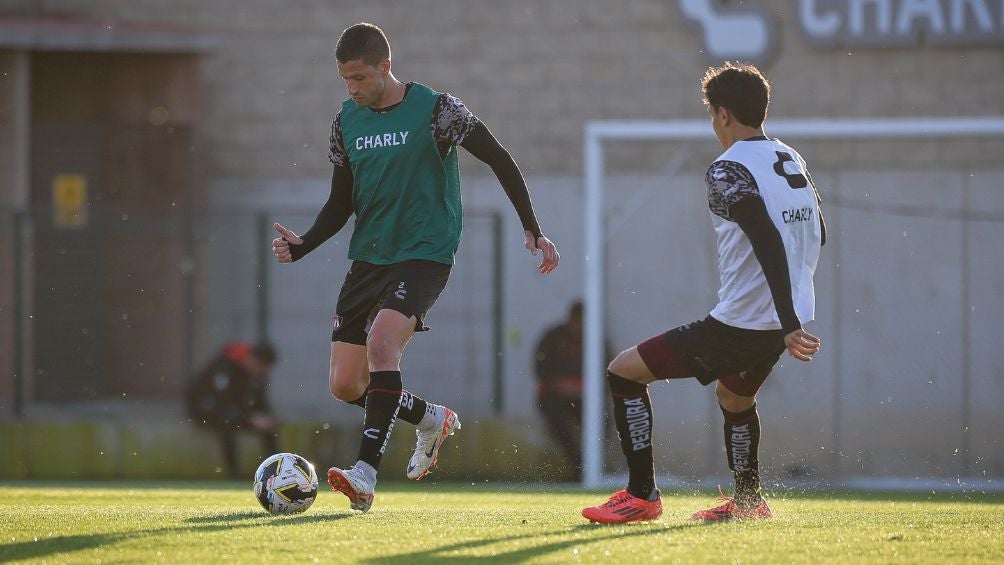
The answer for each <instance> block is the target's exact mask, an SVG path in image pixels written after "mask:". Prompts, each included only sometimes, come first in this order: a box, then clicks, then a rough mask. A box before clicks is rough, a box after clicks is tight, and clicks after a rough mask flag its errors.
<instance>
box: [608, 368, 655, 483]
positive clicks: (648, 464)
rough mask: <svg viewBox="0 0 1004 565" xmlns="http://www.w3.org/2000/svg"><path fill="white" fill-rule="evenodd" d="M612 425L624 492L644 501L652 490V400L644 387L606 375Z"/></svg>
mask: <svg viewBox="0 0 1004 565" xmlns="http://www.w3.org/2000/svg"><path fill="white" fill-rule="evenodd" d="M607 383H608V384H609V385H610V396H611V397H612V398H613V401H614V421H615V422H616V423H617V435H618V436H620V440H621V452H623V453H624V457H625V458H627V463H628V476H629V479H628V488H627V490H628V492H630V493H631V494H632V495H633V496H636V497H638V498H644V499H648V498H649V497H650V496H651V495H652V493H653V491H654V490H655V459H654V457H653V455H652V426H653V421H652V400H651V399H650V398H649V396H648V385H643V384H640V383H636V382H634V381H629V380H627V379H625V378H623V377H618V376H617V375H615V374H613V373H611V372H609V371H607Z"/></svg>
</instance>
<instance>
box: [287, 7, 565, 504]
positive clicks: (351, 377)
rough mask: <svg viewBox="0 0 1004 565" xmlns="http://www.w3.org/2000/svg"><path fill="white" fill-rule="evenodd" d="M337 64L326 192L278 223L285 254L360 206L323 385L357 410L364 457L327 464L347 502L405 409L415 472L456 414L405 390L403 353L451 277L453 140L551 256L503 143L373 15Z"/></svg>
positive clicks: (457, 204)
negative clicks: (313, 215) (292, 225)
mask: <svg viewBox="0 0 1004 565" xmlns="http://www.w3.org/2000/svg"><path fill="white" fill-rule="evenodd" d="M335 59H336V62H337V65H338V73H339V75H340V76H341V77H342V79H344V80H345V84H346V87H347V89H348V94H349V96H350V98H349V99H348V100H346V101H345V102H343V103H342V107H341V111H339V112H338V114H337V115H336V116H335V119H334V121H333V123H332V126H331V138H330V152H329V158H330V160H331V162H332V163H333V164H334V172H333V174H332V179H331V195H330V196H329V198H328V200H327V202H326V203H325V204H324V206H323V207H322V208H321V211H320V213H319V214H318V216H317V219H316V220H315V222H314V225H313V226H311V227H310V229H309V230H307V232H306V233H304V234H303V236H302V237H300V236H298V235H297V234H295V233H294V232H292V231H291V230H289V229H287V228H285V227H284V226H281V225H279V224H276V225H275V228H276V230H277V231H278V232H279V234H280V236H281V237H278V238H276V239H275V240H274V241H273V242H272V245H273V250H274V252H275V255H276V257H277V258H278V260H279V262H280V263H289V262H292V261H295V260H298V259H299V258H301V257H303V256H304V255H306V254H307V253H309V252H310V251H311V250H313V249H315V248H316V247H317V246H318V245H320V244H321V243H323V242H325V241H327V240H328V239H329V238H330V237H332V236H333V235H335V234H336V233H337V232H338V231H339V230H340V229H341V228H342V227H343V226H344V225H345V223H346V222H347V221H348V219H349V217H350V216H351V215H352V214H353V213H355V217H356V220H355V227H354V229H353V233H352V240H351V242H350V244H349V258H350V259H352V260H353V263H352V266H351V267H350V269H349V272H348V274H347V275H346V277H345V282H344V283H343V285H342V289H341V292H340V294H339V297H338V303H337V305H336V307H335V321H334V331H333V332H332V336H331V341H332V344H331V365H330V373H329V385H330V390H331V393H332V394H333V395H334V396H335V397H336V398H338V399H340V400H343V401H345V402H348V403H350V404H356V405H358V406H361V407H363V408H364V409H365V411H366V415H365V419H364V423H363V433H362V440H361V444H360V448H359V457H358V460H357V462H356V464H355V465H354V466H353V467H352V468H350V469H345V470H343V469H339V468H336V467H333V468H331V469H330V470H329V471H328V482H329V483H330V484H331V487H332V488H333V489H334V490H336V491H339V492H342V493H343V494H345V495H346V496H347V497H348V498H349V501H350V503H351V506H352V508H354V509H357V510H362V511H366V510H369V508H370V506H371V505H372V503H373V492H374V489H375V486H376V474H377V469H378V468H379V465H380V458H381V456H382V455H383V452H384V450H385V449H386V445H387V441H388V440H389V439H390V435H391V431H392V430H393V428H394V422H395V421H396V420H397V418H398V416H400V417H401V418H402V419H403V420H405V421H407V422H410V423H412V424H415V425H416V426H417V431H418V442H417V445H416V447H415V453H414V455H413V456H412V458H411V461H410V462H409V464H408V470H407V475H408V477H409V478H412V479H419V478H421V477H422V476H424V475H425V474H426V473H427V472H428V469H429V468H430V467H431V466H432V465H434V464H435V463H436V461H437V458H438V454H439V449H440V447H441V446H442V442H443V441H444V440H445V439H446V437H447V436H449V435H451V434H452V433H453V431H454V430H456V429H459V428H460V421H459V419H458V418H457V415H456V414H455V413H454V412H453V411H452V410H450V409H449V408H445V407H443V406H439V405H436V404H432V403H429V402H426V401H425V400H423V399H422V398H419V397H417V396H415V395H413V394H411V393H410V392H408V391H405V390H403V389H402V379H401V365H400V364H401V355H402V354H403V353H404V348H405V346H406V345H407V344H408V341H409V340H411V338H412V336H414V335H415V332H416V331H424V330H427V329H428V328H427V327H425V324H424V319H425V315H426V314H427V313H428V312H429V310H430V309H431V308H432V306H433V304H435V302H436V299H437V298H438V297H439V295H440V293H441V292H442V291H443V289H444V288H445V287H446V283H447V280H448V279H449V276H450V270H451V268H452V266H453V261H454V257H455V255H456V251H457V246H458V245H459V242H460V232H461V224H462V218H463V211H462V208H461V201H460V200H461V199H460V169H459V163H458V156H457V149H456V146H458V145H459V146H461V147H463V148H464V149H466V150H467V151H468V152H470V153H471V154H472V155H474V156H475V157H477V158H478V159H480V160H481V161H483V162H485V163H486V164H487V165H488V166H489V167H491V169H492V171H493V172H494V173H495V175H496V176H497V177H498V179H499V182H500V183H501V184H502V188H503V189H504V190H505V192H506V194H507V195H508V196H509V199H510V201H511V202H512V204H513V206H514V207H515V209H516V212H517V214H518V215H519V219H520V222H521V223H522V225H523V229H524V231H525V236H526V238H525V246H526V249H527V250H529V251H530V252H531V253H532V254H533V255H537V253H538V252H540V253H542V260H541V263H540V265H539V267H538V269H539V271H540V272H541V273H545V274H546V273H550V272H551V271H553V270H554V269H555V268H557V266H558V261H559V255H558V251H557V248H555V246H554V244H553V243H551V241H550V240H548V239H547V238H546V237H544V235H543V234H542V233H541V231H540V226H539V224H538V222H537V218H536V215H535V214H534V211H533V205H532V203H531V201H530V194H529V191H528V190H527V187H526V182H525V181H524V180H523V175H522V174H521V173H520V170H519V167H518V166H517V165H516V163H515V161H513V159H512V157H511V156H510V155H509V152H508V151H506V149H505V148H504V147H502V145H501V144H500V143H499V142H498V141H497V140H496V139H495V137H494V136H493V135H492V134H491V132H490V131H489V130H488V128H487V127H486V126H485V125H484V124H482V123H481V121H480V120H478V118H477V117H475V116H474V115H473V114H472V113H471V112H470V111H469V110H468V109H467V108H466V107H465V106H464V104H463V102H461V101H460V100H458V99H457V98H455V97H453V96H450V95H449V94H445V93H440V92H436V91H434V90H432V89H431V88H429V87H427V86H425V85H423V84H420V83H417V82H408V83H405V82H401V81H399V80H398V79H397V78H395V76H394V74H393V73H392V72H391V50H390V44H389V42H388V41H387V37H386V36H385V35H384V33H383V31H382V30H381V29H380V28H378V27H377V26H375V25H373V24H368V23H360V24H356V25H353V26H351V27H349V28H348V29H346V30H345V31H344V32H342V35H341V37H340V38H339V39H338V44H337V45H336V47H335Z"/></svg>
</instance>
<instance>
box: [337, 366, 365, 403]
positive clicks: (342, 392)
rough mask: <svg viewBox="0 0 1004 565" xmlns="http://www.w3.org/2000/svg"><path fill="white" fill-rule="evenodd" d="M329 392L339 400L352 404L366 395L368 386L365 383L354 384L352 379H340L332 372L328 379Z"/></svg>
mask: <svg viewBox="0 0 1004 565" xmlns="http://www.w3.org/2000/svg"><path fill="white" fill-rule="evenodd" d="M328 390H329V391H330V392H331V396H334V397H335V398H337V399H338V400H341V401H342V402H352V401H354V400H357V399H358V398H359V397H360V396H362V395H363V394H365V393H366V385H365V383H357V382H353V381H352V380H350V379H344V378H338V375H337V374H335V373H334V372H332V373H331V374H330V375H329V377H328Z"/></svg>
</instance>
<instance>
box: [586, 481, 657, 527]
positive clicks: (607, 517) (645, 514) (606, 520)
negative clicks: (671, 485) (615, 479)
mask: <svg viewBox="0 0 1004 565" xmlns="http://www.w3.org/2000/svg"><path fill="white" fill-rule="evenodd" d="M656 492H657V494H656V497H657V498H656V499H655V500H645V499H644V498H638V497H637V496H634V495H633V494H631V493H629V492H628V491H627V489H622V490H619V491H617V492H615V493H613V494H612V495H610V499H609V500H607V501H606V502H604V503H603V504H602V505H601V506H590V507H589V508H583V509H582V516H583V517H585V518H586V519H587V520H589V521H590V522H599V523H601V524H621V523H623V522H641V521H643V520H655V519H656V518H658V517H659V516H662V500H661V499H660V498H658V491H656Z"/></svg>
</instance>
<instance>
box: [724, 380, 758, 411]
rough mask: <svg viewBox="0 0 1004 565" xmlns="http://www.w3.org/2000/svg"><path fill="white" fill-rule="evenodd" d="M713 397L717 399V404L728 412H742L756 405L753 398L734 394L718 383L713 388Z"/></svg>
mask: <svg viewBox="0 0 1004 565" xmlns="http://www.w3.org/2000/svg"><path fill="white" fill-rule="evenodd" d="M715 395H716V396H717V397H718V404H719V405H721V407H722V408H724V409H726V410H728V411H729V412H743V411H746V410H749V409H750V408H752V407H753V405H754V404H755V403H756V397H755V396H742V395H739V394H736V393H734V392H732V391H731V390H729V389H728V388H727V387H726V386H725V385H723V384H722V383H720V382H719V383H717V384H716V386H715Z"/></svg>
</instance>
